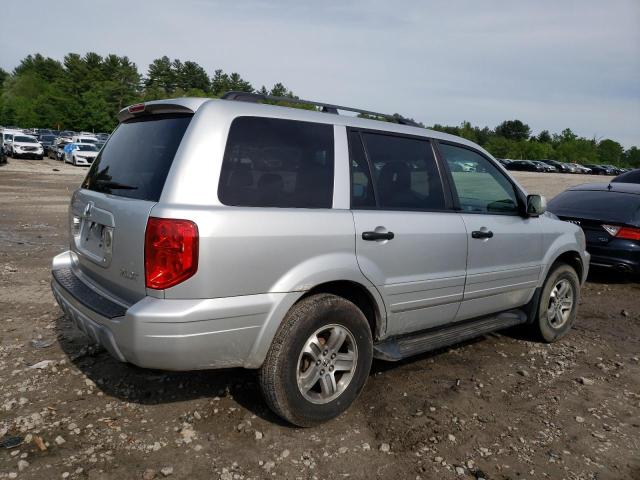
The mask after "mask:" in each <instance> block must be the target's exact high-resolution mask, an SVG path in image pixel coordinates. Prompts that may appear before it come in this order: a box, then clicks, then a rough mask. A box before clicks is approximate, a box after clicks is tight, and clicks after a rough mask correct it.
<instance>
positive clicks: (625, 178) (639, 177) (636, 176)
mask: <svg viewBox="0 0 640 480" xmlns="http://www.w3.org/2000/svg"><path fill="white" fill-rule="evenodd" d="M611 181H612V182H616V183H640V168H636V169H635V170H631V171H629V172H626V173H623V174H621V175H618V176H617V177H616V178H614V179H613V180H611Z"/></svg>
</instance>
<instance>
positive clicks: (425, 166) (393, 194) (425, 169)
mask: <svg viewBox="0 0 640 480" xmlns="http://www.w3.org/2000/svg"><path fill="white" fill-rule="evenodd" d="M361 138H362V141H363V143H364V148H365V150H364V151H365V152H366V156H367V158H368V166H367V165H366V163H365V161H364V152H363V151H362V146H361V145H360V142H359V140H358V134H356V133H351V134H350V143H351V147H350V148H351V205H352V208H378V209H390V210H442V209H444V195H443V190H442V183H441V181H440V175H439V173H438V168H437V166H436V162H435V159H434V157H433V150H432V149H431V144H430V143H429V141H428V140H422V139H417V138H409V137H399V136H393V135H387V134H378V133H370V132H364V133H362V134H361ZM371 176H373V180H371ZM371 184H373V192H372V190H371V188H370V185H371ZM373 195H375V199H374V198H373Z"/></svg>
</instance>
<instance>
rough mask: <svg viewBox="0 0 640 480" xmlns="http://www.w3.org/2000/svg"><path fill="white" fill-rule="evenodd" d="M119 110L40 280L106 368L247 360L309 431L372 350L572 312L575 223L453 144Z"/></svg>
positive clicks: (290, 416) (296, 112)
mask: <svg viewBox="0 0 640 480" xmlns="http://www.w3.org/2000/svg"><path fill="white" fill-rule="evenodd" d="M282 102H286V104H287V105H289V106H291V105H292V104H294V103H301V104H304V106H305V107H306V108H304V109H302V108H291V107H285V106H281V103H282ZM279 103H280V104H279ZM339 111H351V112H355V113H359V114H361V115H360V116H358V117H356V116H351V115H343V114H339V113H338V112H339ZM363 117H367V118H363ZM118 118H119V126H118V127H117V128H116V130H115V131H114V132H113V134H112V135H111V136H110V137H109V139H108V141H107V142H106V144H105V145H104V147H103V148H102V150H101V151H100V153H99V154H98V156H97V158H96V159H95V161H94V162H93V164H92V165H91V168H90V170H89V171H88V174H87V176H86V178H85V179H84V181H83V182H82V185H81V186H80V188H78V190H77V191H75V192H74V193H73V196H72V198H71V204H70V208H69V236H70V246H69V250H68V251H66V252H64V253H62V254H60V255H58V256H56V257H55V258H54V259H53V265H52V276H53V278H52V289H53V293H54V296H55V298H56V299H57V301H58V303H59V304H60V306H61V308H62V309H63V310H64V312H65V313H66V314H67V315H68V317H69V318H71V319H72V321H73V322H74V323H75V325H77V327H78V328H80V329H81V330H82V331H83V332H85V333H86V334H87V335H88V336H89V337H90V339H91V340H92V341H94V342H97V343H99V344H100V345H102V346H103V347H104V348H105V349H106V350H108V351H109V353H110V354H111V355H113V356H114V357H115V358H117V359H118V360H120V361H123V362H130V363H132V364H135V365H138V366H140V367H145V368H153V369H165V370H196V369H216V368H228V367H244V368H247V369H256V370H257V372H258V376H259V383H260V385H261V389H262V391H263V393H264V398H265V400H266V402H267V404H268V405H269V406H270V407H271V408H272V409H273V410H274V411H275V412H276V413H277V414H278V415H280V416H282V417H283V418H284V419H286V420H288V421H289V422H291V423H292V424H295V425H299V426H311V425H315V424H318V423H320V422H323V421H327V420H329V419H331V418H333V417H335V416H337V415H339V414H340V413H341V412H343V411H345V410H346V409H347V408H348V407H349V405H350V404H352V403H353V402H354V400H355V399H356V397H357V396H358V394H359V393H360V392H361V391H362V389H363V387H364V385H365V381H366V380H367V377H368V375H369V370H370V366H371V362H372V359H373V358H378V359H382V360H387V361H397V360H400V359H404V358H407V357H409V356H411V355H415V354H418V353H421V352H425V351H429V350H434V349H438V348H441V347H444V346H447V345H451V344H454V343H457V342H461V341H465V340H467V339H470V338H472V337H476V336H480V335H483V334H486V333H488V332H492V331H496V330H501V329H505V328H509V327H515V326H521V327H522V328H527V329H528V330H530V331H532V332H533V333H534V334H535V335H536V336H537V337H538V338H540V339H541V340H542V341H546V342H553V341H556V340H558V339H560V338H562V337H563V336H564V335H566V334H567V332H568V331H569V330H570V329H571V326H572V325H573V323H574V321H575V318H576V309H577V306H578V300H579V296H580V288H581V285H582V283H583V282H584V280H585V278H586V276H587V272H588V267H589V254H588V253H587V252H586V251H585V237H584V234H583V232H582V230H581V229H580V228H579V227H578V226H576V225H573V224H571V223H567V222H563V221H560V220H558V219H557V218H556V217H554V216H553V215H551V214H546V213H545V202H544V199H543V198H542V197H540V196H538V195H527V193H526V192H525V190H524V189H523V188H522V187H521V186H520V185H519V184H518V183H517V182H516V181H515V180H514V179H513V178H512V177H511V176H510V175H509V173H508V172H507V171H506V170H505V169H504V168H503V167H502V166H501V165H500V164H499V163H498V162H497V161H496V160H495V159H494V158H493V157H492V156H491V155H490V154H489V153H487V152H486V151H485V150H483V149H482V148H481V147H479V146H478V145H476V144H474V143H472V142H470V141H468V140H465V139H463V138H460V137H456V136H452V135H448V134H445V133H440V132H435V131H432V130H428V129H425V128H421V127H418V126H416V125H415V124H413V122H412V121H410V120H407V119H404V118H403V117H400V116H398V115H394V116H386V115H383V114H378V113H375V112H368V111H362V110H357V109H353V108H348V107H340V106H336V105H329V104H324V103H318V102H308V101H304V100H296V99H290V98H286V99H281V98H275V97H268V96H263V95H258V94H246V93H238V92H230V93H228V94H226V95H225V96H224V97H223V98H222V99H215V100H214V99H205V98H183V99H172V100H163V101H152V102H147V103H144V104H138V105H133V106H130V107H128V108H125V109H123V110H122V111H121V112H120V113H119V117H118ZM382 120H387V121H382ZM459 165H466V166H467V167H468V168H459Z"/></svg>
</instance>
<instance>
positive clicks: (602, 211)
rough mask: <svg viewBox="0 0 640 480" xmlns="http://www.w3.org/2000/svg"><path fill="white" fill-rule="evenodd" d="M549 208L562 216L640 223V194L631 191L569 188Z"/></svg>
mask: <svg viewBox="0 0 640 480" xmlns="http://www.w3.org/2000/svg"><path fill="white" fill-rule="evenodd" d="M547 208H548V210H549V211H550V212H552V213H555V214H556V215H559V216H561V217H563V216H566V217H581V218H586V219H591V220H607V221H609V222H612V223H629V224H632V225H638V224H640V195H634V194H629V193H620V192H606V191H580V190H567V191H566V192H563V193H561V194H560V195H558V196H557V197H555V198H554V199H553V200H551V201H550V202H549V205H548V207H547Z"/></svg>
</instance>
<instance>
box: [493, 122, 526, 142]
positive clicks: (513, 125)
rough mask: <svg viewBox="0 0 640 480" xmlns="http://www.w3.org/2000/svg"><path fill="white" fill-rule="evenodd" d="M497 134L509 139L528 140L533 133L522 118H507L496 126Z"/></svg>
mask: <svg viewBox="0 0 640 480" xmlns="http://www.w3.org/2000/svg"><path fill="white" fill-rule="evenodd" d="M496 135H499V136H501V137H504V138H507V139H509V140H516V141H517V140H527V139H528V138H529V136H530V135H531V129H530V128H529V125H527V124H526V123H522V122H521V121H520V120H505V121H504V122H502V123H501V124H500V125H498V126H497V127H496Z"/></svg>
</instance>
